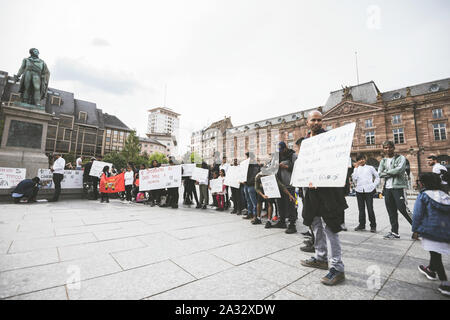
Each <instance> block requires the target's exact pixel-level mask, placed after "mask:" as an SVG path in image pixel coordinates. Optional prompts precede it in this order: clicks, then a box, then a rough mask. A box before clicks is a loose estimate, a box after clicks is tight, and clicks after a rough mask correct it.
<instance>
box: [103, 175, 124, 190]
mask: <svg viewBox="0 0 450 320" xmlns="http://www.w3.org/2000/svg"><path fill="white" fill-rule="evenodd" d="M124 191H125V174H124V173H121V174H118V175H117V176H113V177H109V178H107V177H106V176H105V175H104V174H103V175H102V178H101V179H100V192H103V193H116V192H124Z"/></svg>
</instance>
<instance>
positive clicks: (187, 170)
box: [181, 163, 196, 177]
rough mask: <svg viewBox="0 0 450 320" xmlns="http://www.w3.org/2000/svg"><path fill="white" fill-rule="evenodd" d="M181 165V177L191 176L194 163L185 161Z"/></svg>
mask: <svg viewBox="0 0 450 320" xmlns="http://www.w3.org/2000/svg"><path fill="white" fill-rule="evenodd" d="M181 166H182V167H183V177H191V176H192V173H193V172H194V168H195V167H196V164H195V163H187V164H182V165H181Z"/></svg>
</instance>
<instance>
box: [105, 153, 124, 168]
mask: <svg viewBox="0 0 450 320" xmlns="http://www.w3.org/2000/svg"><path fill="white" fill-rule="evenodd" d="M103 161H104V162H110V163H112V164H113V165H114V167H115V168H116V169H122V168H126V166H127V160H126V159H125V158H124V157H123V155H122V154H121V153H118V152H117V151H113V152H111V153H107V154H105V156H104V157H103Z"/></svg>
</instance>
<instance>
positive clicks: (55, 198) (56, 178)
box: [53, 173, 64, 201]
mask: <svg viewBox="0 0 450 320" xmlns="http://www.w3.org/2000/svg"><path fill="white" fill-rule="evenodd" d="M63 179H64V175H63V174H61V173H54V174H53V183H54V184H55V194H54V195H53V201H58V199H59V195H60V194H61V181H62V180H63Z"/></svg>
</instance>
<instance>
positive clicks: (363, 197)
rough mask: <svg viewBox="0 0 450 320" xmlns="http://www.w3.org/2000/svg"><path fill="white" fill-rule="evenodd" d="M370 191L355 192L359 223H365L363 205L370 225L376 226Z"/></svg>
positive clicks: (363, 224) (362, 224)
mask: <svg viewBox="0 0 450 320" xmlns="http://www.w3.org/2000/svg"><path fill="white" fill-rule="evenodd" d="M374 193H375V192H374V191H372V192H356V199H357V200H358V209H359V225H360V226H363V227H364V226H365V225H366V210H365V206H367V214H368V215H369V221H370V227H371V228H376V227H377V222H376V220H375V212H374V211H373V195H374Z"/></svg>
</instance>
